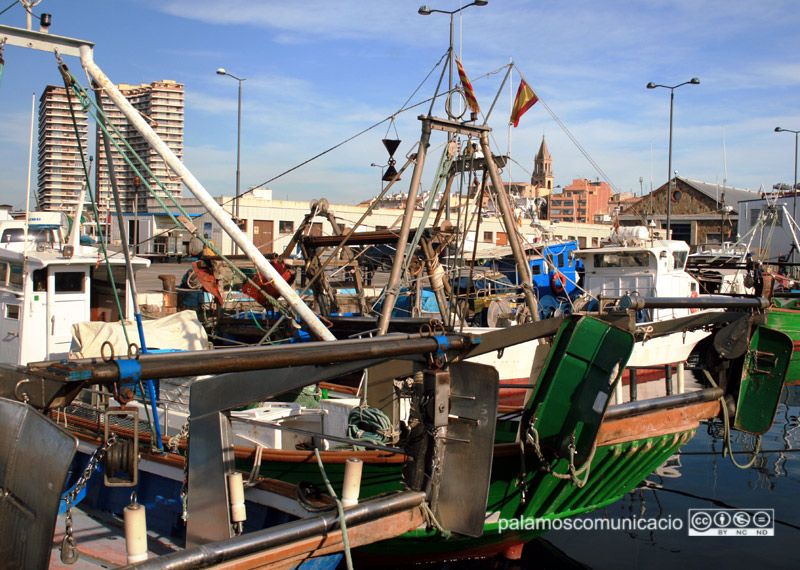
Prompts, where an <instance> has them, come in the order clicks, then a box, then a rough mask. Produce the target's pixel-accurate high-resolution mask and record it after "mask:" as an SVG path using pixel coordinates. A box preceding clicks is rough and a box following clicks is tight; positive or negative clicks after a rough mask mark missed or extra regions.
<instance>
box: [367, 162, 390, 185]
mask: <svg viewBox="0 0 800 570" xmlns="http://www.w3.org/2000/svg"><path fill="white" fill-rule="evenodd" d="M370 166H374V167H375V168H380V169H381V192H383V183H384V179H383V172H384V170H385V169H386V165H385V164H375V163H374V162H373V163H372V164H370Z"/></svg>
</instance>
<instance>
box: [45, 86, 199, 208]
mask: <svg viewBox="0 0 800 570" xmlns="http://www.w3.org/2000/svg"><path fill="white" fill-rule="evenodd" d="M118 89H119V90H120V92H121V93H122V94H123V95H124V96H125V97H126V98H127V99H128V100H129V101H130V102H131V104H132V105H133V107H134V108H135V109H136V110H137V111H139V112H140V113H141V114H142V115H143V116H144V117H145V118H146V120H147V121H148V122H149V123H150V126H151V127H152V128H153V130H154V131H155V132H156V134H158V135H159V136H160V137H161V139H162V140H163V141H164V142H166V144H167V146H169V148H170V149H171V150H172V151H173V152H174V153H175V154H176V156H177V157H178V158H179V159H183V105H184V96H183V85H182V84H180V83H177V82H175V81H172V80H166V79H165V80H162V81H155V82H153V83H149V84H147V83H143V84H141V85H139V86H132V85H126V84H121V85H118ZM72 108H73V113H74V116H75V120H76V123H77V125H78V131H79V134H80V146H79V144H78V142H77V141H76V138H75V130H74V127H73V124H72V114H71V113H70V109H69V101H68V99H67V93H66V91H65V90H64V88H63V87H56V86H53V85H48V86H47V88H45V91H44V93H43V94H42V96H41V98H40V100H39V184H38V191H39V206H40V207H41V208H42V209H44V210H59V211H64V212H72V211H74V209H75V205H76V204H77V201H78V196H79V194H80V190H81V186H82V184H83V182H84V178H85V176H84V171H83V166H82V164H81V159H80V154H79V149H80V147H83V152H84V157H85V158H86V160H87V163H88V154H87V146H88V131H89V129H88V121H87V113H86V111H84V110H82V109H81V107H80V105H79V104H78V102H77V98H76V97H74V96H73V97H72ZM103 110H104V113H105V115H106V117H107V120H108V121H109V123H110V124H111V125H112V126H113V127H115V128H116V130H117V131H118V132H119V133H120V134H121V135H122V137H124V139H125V140H126V141H127V143H128V145H130V148H132V149H133V151H135V153H136V154H137V155H138V156H139V157H140V158H141V160H142V162H143V163H144V165H142V164H141V163H140V162H139V161H138V160H136V159H135V158H133V157H132V156H129V158H130V160H131V161H132V162H134V164H135V165H136V168H137V169H138V170H139V172H140V173H141V174H142V175H141V176H137V175H136V174H135V173H134V170H133V168H131V166H130V165H129V164H128V162H127V161H126V160H125V159H124V158H123V156H122V154H120V152H119V151H117V149H116V147H115V146H114V145H113V144H112V145H111V159H112V164H113V167H114V174H115V177H116V180H117V188H118V191H119V196H120V205H121V208H122V211H123V212H133V211H134V210H135V209H138V210H139V211H144V210H145V209H146V205H147V199H148V198H149V197H150V192H149V190H148V189H147V184H150V186H151V187H152V188H153V189H155V190H156V192H158V193H159V194H160V195H161V196H163V195H164V192H163V191H162V190H161V188H160V186H159V185H158V184H157V183H156V179H158V181H160V182H161V184H163V186H164V189H166V190H167V191H169V192H171V193H173V194H175V195H177V196H180V192H181V181H180V180H178V179H176V178H172V177H171V174H172V173H171V172H169V170H168V168H167V165H166V164H165V162H164V161H163V160H162V159H161V157H160V156H159V155H158V154H157V153H156V152H155V151H154V150H153V149H152V148H151V147H150V145H149V144H147V142H146V141H145V139H144V137H142V136H141V135H140V134H139V133H138V132H137V131H136V130H135V129H134V128H133V127H132V126H131V125H130V124H129V123H128V120H127V119H126V118H125V116H124V115H123V114H122V112H121V111H120V110H119V109H117V108H116V106H114V105H113V104H112V103H111V100H110V99H108V98H107V97H103ZM109 130H111V131H112V132H113V129H109ZM113 138H114V139H115V140H117V137H116V136H115V135H114V137H113ZM118 143H119V141H118ZM119 144H120V145H121V146H122V148H123V149H125V152H126V154H128V155H130V151H129V150H128V149H127V147H125V146H124V145H122V143H119ZM95 156H96V157H97V160H96V161H95V162H96V164H95V176H94V187H93V188H92V191H93V193H94V196H95V199H96V203H97V206H98V209H99V210H100V212H101V215H102V217H103V221H105V218H106V215H107V214H108V213H110V212H111V211H113V210H114V208H115V205H114V200H113V194H112V190H111V182H110V176H109V168H108V162H107V161H106V153H105V148H104V145H103V134H102V130H101V129H100V128H99V127H98V128H97V137H96V152H95ZM145 166H146V168H145ZM148 169H149V171H150V172H151V173H152V175H151V174H149V173H148ZM88 210H89V208H88V207H85V211H88Z"/></svg>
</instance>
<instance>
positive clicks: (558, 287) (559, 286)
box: [550, 269, 567, 295]
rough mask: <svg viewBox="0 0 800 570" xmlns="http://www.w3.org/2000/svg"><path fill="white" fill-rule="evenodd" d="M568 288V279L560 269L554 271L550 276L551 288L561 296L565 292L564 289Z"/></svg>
mask: <svg viewBox="0 0 800 570" xmlns="http://www.w3.org/2000/svg"><path fill="white" fill-rule="evenodd" d="M566 286H567V278H566V276H565V275H564V274H563V273H561V272H560V271H559V270H558V269H555V270H553V274H552V275H551V276H550V288H551V289H552V290H553V293H555V294H556V295H561V293H563V292H564V287H566Z"/></svg>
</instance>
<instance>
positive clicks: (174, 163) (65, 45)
mask: <svg viewBox="0 0 800 570" xmlns="http://www.w3.org/2000/svg"><path fill="white" fill-rule="evenodd" d="M0 39H5V40H6V43H7V44H8V45H13V46H19V47H26V48H30V49H37V50H41V51H47V52H50V53H56V54H58V55H72V56H78V57H80V59H81V64H82V65H83V67H84V69H85V70H86V72H87V73H88V74H89V75H90V76H91V78H92V79H94V81H95V82H96V83H97V84H98V85H99V86H100V87H101V88H102V89H103V90H104V91H105V92H106V94H107V95H108V97H109V99H111V100H112V101H113V102H114V104H115V105H116V106H117V107H118V108H119V110H120V111H122V113H123V114H124V115H125V117H126V118H127V119H128V121H129V122H130V123H131V125H133V127H134V128H135V129H136V130H137V131H138V132H139V134H141V135H142V137H144V139H145V140H146V141H147V142H148V143H149V144H150V145H151V146H152V147H153V150H155V151H156V152H157V153H158V154H159V156H161V158H163V159H164V162H165V163H166V164H167V166H169V167H170V168H171V169H172V170H173V171H174V172H175V173H176V174H177V175H178V176H179V177H180V178H181V180H182V181H183V183H184V184H185V185H186V187H187V188H189V190H190V191H191V192H192V194H194V196H195V197H196V198H197V199H198V201H199V202H200V203H201V204H202V205H203V206H204V207H205V208H206V210H207V211H208V212H209V214H210V215H211V216H212V217H213V218H214V219H215V220H216V222H217V223H218V224H219V225H220V226H221V227H222V229H223V230H224V231H225V232H227V233H228V235H230V236H231V238H232V239H233V241H234V243H236V245H238V246H239V247H240V248H241V249H242V251H243V252H244V253H245V254H247V256H248V257H249V258H250V259H251V260H252V261H253V263H254V265H255V266H256V269H258V271H260V272H261V273H262V274H264V275H266V276H268V277H269V278H270V279H271V280H272V284H273V285H274V286H275V288H276V289H277V290H278V292H279V293H280V294H281V296H283V298H284V299H286V301H287V303H288V304H289V306H290V307H291V308H292V310H293V311H294V313H295V314H296V315H297V316H298V317H299V318H301V319H302V320H303V322H305V323H306V325H308V328H309V329H310V330H311V332H312V333H313V334H314V335H315V336H316V337H318V338H320V339H322V340H335V337H334V336H333V334H332V333H331V332H330V331H329V330H328V329H327V328H326V327H325V325H323V324H322V322H321V321H320V320H319V319H318V318H317V316H316V315H315V314H314V312H313V311H312V310H311V309H310V308H309V307H308V306H307V305H306V304H305V303H304V302H303V300H302V299H301V298H300V296H299V295H298V294H297V293H296V292H295V290H294V289H293V288H292V287H291V286H290V285H289V284H288V283H286V281H284V280H283V278H282V277H281V276H280V274H279V273H278V271H277V270H276V269H275V268H274V267H273V266H272V265H271V264H270V263H269V262H268V261H267V260H266V258H265V257H264V255H263V254H262V253H261V252H260V251H259V250H258V248H257V247H256V246H255V245H253V243H252V242H251V241H249V240H248V239H247V236H246V235H245V234H244V232H242V230H240V229H239V227H238V226H237V225H236V224H235V223H234V222H233V220H232V219H231V217H230V215H229V214H228V213H227V212H225V210H224V209H223V208H222V206H220V205H219V204H217V202H216V201H215V200H214V199H213V198H212V196H211V195H210V194H209V193H208V191H207V190H206V189H205V188H204V187H203V185H202V184H200V182H199V181H198V180H197V179H196V178H195V177H194V175H193V174H192V173H191V172H190V171H189V169H188V168H186V166H184V164H183V163H182V162H181V161H180V159H179V158H178V157H177V156H176V155H175V153H174V152H172V150H171V149H170V148H169V147H168V146H167V145H166V143H164V141H162V140H161V138H160V137H159V136H158V135H157V134H156V133H155V131H153V129H152V128H151V127H150V125H148V124H147V122H146V121H145V120H144V119H143V118H142V117H141V115H139V113H138V111H136V109H134V108H133V106H132V105H131V104H130V102H129V101H128V100H127V99H126V98H125V97H124V96H123V95H122V93H120V92H119V90H118V89H117V88H116V86H115V85H114V84H113V83H112V82H111V80H110V79H109V78H108V77H106V75H105V73H103V71H102V70H101V69H100V67H98V65H97V64H96V63H95V62H94V55H93V48H94V44H93V43H91V42H87V41H83V40H77V39H73V38H67V37H64V36H55V35H51V34H49V33H42V32H34V31H31V30H21V29H19V28H12V27H10V26H0Z"/></svg>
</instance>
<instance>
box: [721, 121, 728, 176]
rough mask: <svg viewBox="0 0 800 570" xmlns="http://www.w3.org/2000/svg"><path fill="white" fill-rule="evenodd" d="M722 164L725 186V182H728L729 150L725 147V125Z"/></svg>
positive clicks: (723, 129) (723, 128)
mask: <svg viewBox="0 0 800 570" xmlns="http://www.w3.org/2000/svg"><path fill="white" fill-rule="evenodd" d="M722 164H723V174H722V185H723V186H725V184H726V183H727V182H728V151H727V150H726V148H725V127H722Z"/></svg>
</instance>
